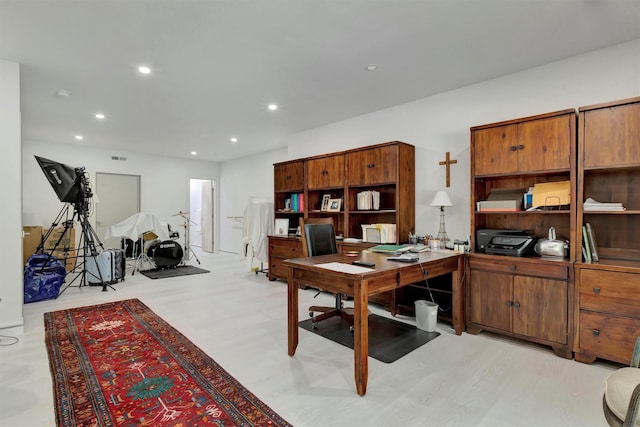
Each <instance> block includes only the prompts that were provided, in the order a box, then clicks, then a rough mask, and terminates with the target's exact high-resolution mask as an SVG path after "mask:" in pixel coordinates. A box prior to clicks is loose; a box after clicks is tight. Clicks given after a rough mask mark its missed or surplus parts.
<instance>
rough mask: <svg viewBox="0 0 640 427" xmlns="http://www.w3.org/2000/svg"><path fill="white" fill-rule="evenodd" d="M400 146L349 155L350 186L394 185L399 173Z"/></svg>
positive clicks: (378, 148) (372, 149) (361, 151)
mask: <svg viewBox="0 0 640 427" xmlns="http://www.w3.org/2000/svg"><path fill="white" fill-rule="evenodd" d="M398 150H399V148H398V146H397V145H389V146H385V147H377V148H370V149H367V150H358V151H353V152H350V153H349V154H347V163H348V165H349V170H348V174H349V175H348V180H347V181H348V183H349V185H371V184H386V183H393V182H395V181H396V180H397V173H398V169H397V168H398Z"/></svg>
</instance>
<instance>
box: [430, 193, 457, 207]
mask: <svg viewBox="0 0 640 427" xmlns="http://www.w3.org/2000/svg"><path fill="white" fill-rule="evenodd" d="M431 206H453V203H451V199H450V198H449V195H448V194H447V192H446V191H444V190H443V191H438V192H437V193H436V195H435V196H434V197H433V200H432V201H431Z"/></svg>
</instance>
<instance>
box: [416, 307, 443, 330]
mask: <svg viewBox="0 0 640 427" xmlns="http://www.w3.org/2000/svg"><path fill="white" fill-rule="evenodd" d="M415 305H416V323H417V324H418V325H417V326H418V329H422V330H423V331H427V332H435V330H436V324H437V322H438V304H436V303H435V302H431V301H425V300H418V301H416V302H415Z"/></svg>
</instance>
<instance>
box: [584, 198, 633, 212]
mask: <svg viewBox="0 0 640 427" xmlns="http://www.w3.org/2000/svg"><path fill="white" fill-rule="evenodd" d="M582 207H583V210H584V211H585V212H593V211H608V212H611V211H613V212H618V211H624V210H626V209H627V208H625V207H624V206H622V203H616V202H598V201H597V200H593V199H592V198H591V197H589V198H588V199H587V200H585V201H584V204H583V205H582Z"/></svg>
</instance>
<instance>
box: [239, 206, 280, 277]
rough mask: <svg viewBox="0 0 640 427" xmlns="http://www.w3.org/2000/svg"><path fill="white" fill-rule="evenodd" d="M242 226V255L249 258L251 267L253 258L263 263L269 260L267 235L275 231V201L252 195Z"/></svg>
mask: <svg viewBox="0 0 640 427" xmlns="http://www.w3.org/2000/svg"><path fill="white" fill-rule="evenodd" d="M242 228H243V230H242V234H243V237H242V243H241V245H242V247H241V250H240V257H241V258H242V259H245V258H246V259H248V262H249V269H251V267H252V258H255V259H257V260H258V261H260V262H263V263H266V262H268V260H269V241H268V238H267V236H268V235H269V234H271V233H273V202H272V201H270V200H267V199H263V198H257V197H251V198H250V199H249V202H248V203H247V206H246V207H245V210H244V223H243V227H242Z"/></svg>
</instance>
